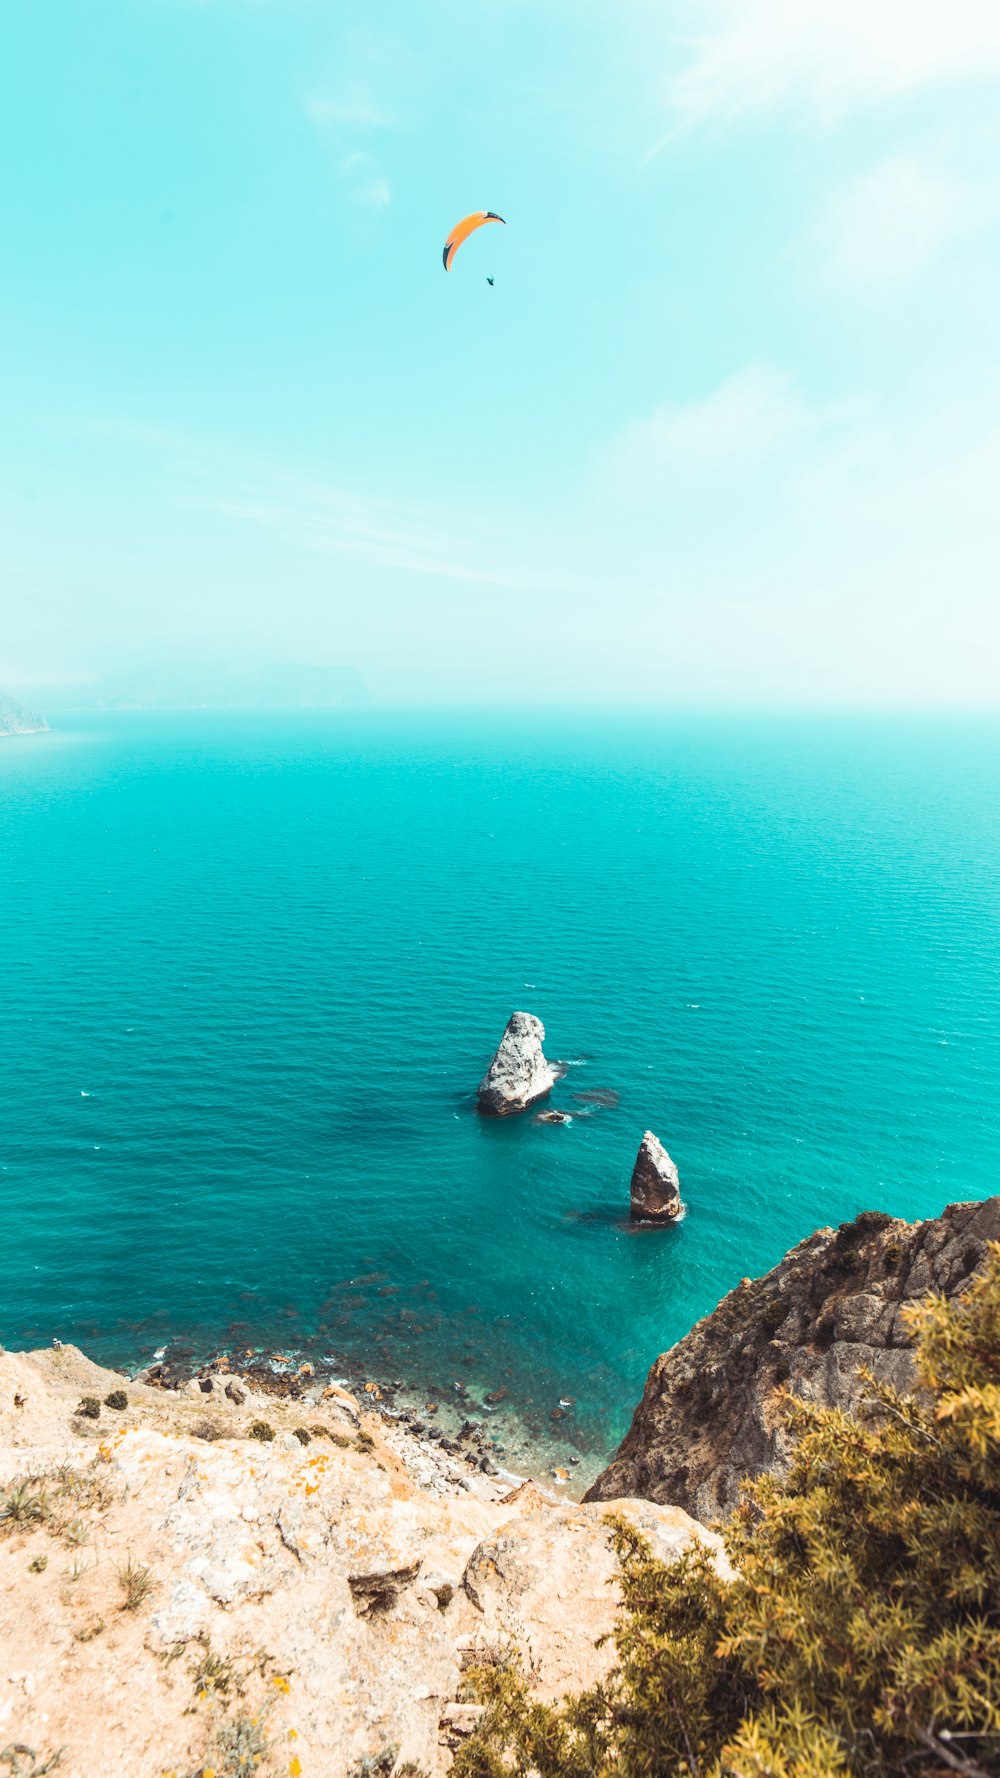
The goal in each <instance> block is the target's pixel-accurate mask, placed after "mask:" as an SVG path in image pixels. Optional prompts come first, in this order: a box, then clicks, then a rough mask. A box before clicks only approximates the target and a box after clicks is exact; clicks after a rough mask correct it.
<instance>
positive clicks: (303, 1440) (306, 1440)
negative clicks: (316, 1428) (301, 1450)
mask: <svg viewBox="0 0 1000 1778" xmlns="http://www.w3.org/2000/svg"><path fill="white" fill-rule="evenodd" d="M295 1437H296V1438H297V1439H298V1441H299V1444H300V1445H308V1444H310V1443H311V1442H312V1433H311V1432H310V1431H309V1430H308V1428H307V1427H305V1426H296V1428H295Z"/></svg>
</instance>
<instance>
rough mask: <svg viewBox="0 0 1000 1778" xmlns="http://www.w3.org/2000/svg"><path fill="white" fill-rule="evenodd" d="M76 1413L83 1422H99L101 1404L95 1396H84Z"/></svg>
mask: <svg viewBox="0 0 1000 1778" xmlns="http://www.w3.org/2000/svg"><path fill="white" fill-rule="evenodd" d="M76 1411H77V1413H78V1414H79V1415H80V1417H81V1419H83V1420H99V1419H100V1417H101V1404H100V1402H99V1401H98V1399H97V1397H96V1395H85V1396H84V1398H83V1400H82V1401H81V1403H80V1406H79V1407H78V1408H77V1410H76Z"/></svg>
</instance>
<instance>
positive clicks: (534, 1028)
mask: <svg viewBox="0 0 1000 1778" xmlns="http://www.w3.org/2000/svg"><path fill="white" fill-rule="evenodd" d="M544 1038H545V1026H544V1025H543V1024H542V1021H541V1019H536V1018H535V1016H534V1014H533V1013H530V1012H515V1013H512V1014H511V1016H510V1018H509V1019H508V1021H507V1028H506V1030H505V1031H504V1034H503V1036H502V1037H501V1039H500V1047H499V1049H498V1050H497V1053H496V1055H495V1056H494V1058H493V1060H492V1062H491V1063H490V1065H489V1067H488V1069H487V1070H486V1073H485V1075H484V1076H483V1079H482V1081H481V1082H480V1086H479V1095H478V1097H479V1109H480V1111H483V1112H486V1113H487V1114H488V1115H489V1116H491V1117H510V1116H512V1115H513V1114H514V1113H516V1112H519V1111H527V1109H528V1107H529V1105H534V1104H536V1103H537V1101H538V1100H539V1099H544V1098H545V1096H546V1094H547V1093H550V1092H551V1091H552V1088H553V1086H554V1085H555V1082H556V1072H555V1069H554V1068H553V1067H552V1066H551V1065H550V1063H548V1062H547V1061H546V1059H545V1056H544V1055H543V1053H542V1043H543V1041H544Z"/></svg>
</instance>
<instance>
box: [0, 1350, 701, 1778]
mask: <svg viewBox="0 0 1000 1778" xmlns="http://www.w3.org/2000/svg"><path fill="white" fill-rule="evenodd" d="M206 1384H208V1389H207V1390H206V1389H205V1385H206ZM310 1395H311V1399H310ZM625 1510H626V1512H627V1513H628V1514H629V1515H630V1516H631V1517H632V1518H633V1519H634V1521H635V1522H636V1523H637V1524H638V1525H639V1526H640V1527H641V1528H642V1530H643V1532H644V1533H645V1535H647V1536H648V1537H649V1538H650V1539H651V1540H652V1542H653V1544H654V1547H655V1548H656V1549H658V1550H659V1551H660V1552H661V1553H663V1554H664V1555H668V1556H669V1555H670V1554H671V1553H673V1552H676V1551H678V1550H680V1549H681V1548H683V1546H684V1545H685V1544H686V1543H687V1542H688V1541H689V1540H690V1539H691V1538H701V1539H702V1540H703V1541H705V1542H707V1543H708V1544H709V1546H710V1547H711V1548H712V1549H713V1550H714V1551H715V1552H716V1560H717V1561H718V1562H719V1563H720V1564H722V1565H724V1558H723V1557H722V1555H721V1553H720V1545H719V1543H718V1540H717V1539H713V1538H712V1537H711V1536H710V1534H709V1533H707V1532H704V1531H702V1529H701V1527H700V1526H697V1525H695V1524H694V1523H693V1522H692V1520H690V1519H689V1518H688V1517H687V1515H686V1514H685V1513H683V1512H679V1511H677V1510H676V1509H675V1508H673V1507H663V1506H656V1505H652V1504H650V1503H648V1502H634V1503H630V1504H628V1505H627V1506H626V1508H625ZM604 1511H605V1509H604V1508H602V1507H599V1506H589V1507H588V1506H578V1505H576V1504H573V1503H571V1502H568V1501H565V1500H563V1501H555V1500H551V1499H549V1498H547V1497H546V1496H545V1495H544V1494H543V1493H542V1492H541V1491H540V1490H539V1489H537V1488H536V1487H535V1486H534V1485H533V1484H531V1483H525V1484H524V1485H522V1486H521V1487H513V1488H512V1487H511V1482H510V1480H509V1479H508V1480H507V1481H506V1482H505V1483H504V1482H498V1481H495V1480H494V1479H492V1478H488V1477H486V1476H478V1477H474V1478H469V1477H463V1476H462V1475H461V1474H460V1473H459V1469H458V1468H455V1467H452V1466H449V1464H448V1462H447V1461H446V1460H444V1459H442V1455H441V1453H440V1451H439V1450H438V1449H437V1448H436V1447H435V1446H434V1445H433V1444H429V1443H421V1441H420V1440H419V1439H414V1438H413V1436H412V1434H410V1433H409V1432H408V1430H407V1428H406V1427H405V1426H402V1425H398V1426H397V1425H394V1424H393V1423H392V1421H391V1420H389V1419H387V1418H385V1417H383V1416H382V1415H381V1414H380V1413H376V1412H372V1413H369V1412H366V1411H365V1410H364V1409H363V1407H362V1406H361V1405H360V1404H359V1402H358V1401H357V1400H355V1399H354V1398H353V1397H352V1396H351V1395H349V1394H348V1393H347V1392H346V1391H345V1390H343V1389H340V1388H337V1387H332V1388H329V1389H326V1390H322V1389H321V1388H320V1387H319V1386H318V1385H317V1387H316V1388H315V1389H313V1390H312V1391H307V1395H306V1398H305V1399H300V1400H291V1399H288V1400H276V1399H274V1398H273V1397H268V1396H264V1395H261V1394H259V1393H256V1392H255V1390H254V1388H253V1387H252V1385H251V1384H250V1383H249V1382H248V1381H247V1379H246V1378H243V1377H236V1376H230V1375H226V1374H219V1375H216V1376H215V1377H211V1378H209V1377H206V1378H203V1379H202V1380H201V1381H198V1380H194V1381H192V1382H191V1383H189V1384H188V1385H187V1386H186V1388H185V1389H183V1390H181V1391H180V1392H173V1391H170V1390H165V1389H158V1388H155V1387H151V1386H147V1385H143V1384H139V1383H136V1382H129V1381H127V1380H125V1379H123V1378H122V1377H120V1376H118V1375H117V1374H115V1373H113V1372H108V1371H102V1370H100V1369H99V1368H98V1367H97V1366H96V1365H93V1364H91V1363H90V1362H89V1361H88V1360H87V1359H86V1358H85V1357H84V1356H83V1354H82V1353H80V1352H78V1351H77V1350H76V1349H75V1348H73V1347H63V1348H60V1349H59V1350H54V1351H45V1352H37V1353H6V1354H5V1353H2V1352H0V1676H2V1683H0V1750H2V1751H0V1765H4V1759H5V1755H6V1757H7V1759H8V1760H10V1761H13V1763H12V1765H11V1770H12V1771H17V1772H23V1773H32V1772H33V1773H41V1772H48V1771H54V1770H56V1769H57V1768H56V1765H55V1764H54V1763H50V1762H55V1759H56V1756H57V1755H59V1754H60V1750H62V1757H61V1759H60V1760H59V1763H58V1770H59V1771H60V1772H62V1771H65V1772H66V1773H67V1774H69V1773H72V1778H107V1775H108V1774H116V1775H117V1774H121V1775H123V1778H124V1775H126V1774H127V1778H164V1775H166V1778H171V1775H173V1778H189V1775H191V1774H193V1773H194V1772H209V1771H212V1772H218V1773H219V1775H220V1778H221V1775H222V1774H223V1773H232V1772H235V1771H237V1770H238V1771H241V1772H242V1771H250V1770H251V1769H252V1768H253V1769H259V1770H260V1772H261V1774H262V1778H263V1775H264V1774H265V1773H269V1774H275V1775H277V1774H294V1775H298V1774H300V1773H301V1774H302V1778H361V1775H362V1774H369V1775H370V1778H376V1775H377V1774H383V1775H387V1774H388V1773H389V1771H390V1769H392V1768H393V1767H394V1766H396V1767H402V1766H403V1765H404V1763H405V1762H406V1761H413V1762H414V1764H415V1765H416V1766H417V1767H418V1768H419V1769H420V1770H421V1771H422V1772H424V1773H426V1774H429V1775H434V1774H438V1773H441V1772H443V1771H445V1770H446V1769H447V1767H448V1765H449V1763H450V1761H451V1757H452V1752H453V1749H454V1748H455V1747H456V1746H457V1745H458V1744H459V1742H460V1741H461V1739H462V1737H463V1736H464V1735H466V1734H468V1733H469V1732H470V1730H471V1729H472V1727H474V1725H475V1723H476V1721H477V1720H478V1715H479V1714H480V1713H479V1711H478V1708H477V1707H476V1706H475V1705H473V1704H470V1703H468V1702H466V1701H465V1700H464V1698H463V1686H464V1673H465V1670H466V1669H467V1668H468V1666H470V1665H471V1664H474V1663H476V1662H478V1661H482V1660H484V1659H486V1660H488V1659H491V1658H497V1657H501V1656H503V1654H504V1652H505V1651H507V1650H510V1649H511V1648H512V1647H514V1646H516V1647H517V1648H518V1649H519V1650H520V1651H521V1655H522V1657H523V1660H524V1663H525V1666H526V1669H527V1670H528V1671H530V1673H531V1675H532V1683H533V1685H534V1686H535V1688H536V1690H537V1694H538V1695H539V1696H540V1697H542V1698H555V1697H559V1696H562V1695H563V1694H564V1693H566V1692H568V1691H572V1690H575V1689H576V1688H577V1687H578V1686H580V1685H585V1684H589V1683H592V1682H593V1681H594V1680H596V1679H597V1678H598V1677H599V1676H600V1675H601V1673H602V1672H603V1671H604V1670H605V1669H606V1668H607V1666H608V1665H609V1663H610V1659H611V1653H612V1651H611V1649H610V1648H609V1647H608V1646H607V1645H604V1646H599V1643H600V1639H601V1638H602V1637H603V1636H605V1635H606V1633H607V1632H608V1631H609V1630H610V1629H611V1628H612V1625H613V1621H614V1616H615V1610H616V1586H615V1584H614V1577H615V1573H616V1566H615V1561H614V1558H613V1555H612V1552H611V1549H610V1547H609V1543H608V1532H607V1527H606V1525H605V1523H604ZM28 1749H30V1750H32V1751H31V1753H30V1755H29V1754H28V1752H27V1751H26V1750H28ZM15 1756H16V1757H15ZM241 1761H242V1763H240V1762H241ZM4 1769H6V1767H5V1766H4Z"/></svg>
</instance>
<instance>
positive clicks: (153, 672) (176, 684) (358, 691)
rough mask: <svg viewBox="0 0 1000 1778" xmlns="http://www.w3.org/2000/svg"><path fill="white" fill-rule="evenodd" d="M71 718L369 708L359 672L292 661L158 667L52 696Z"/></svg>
mask: <svg viewBox="0 0 1000 1778" xmlns="http://www.w3.org/2000/svg"><path fill="white" fill-rule="evenodd" d="M52 702H53V706H54V707H56V708H58V709H60V710H66V711H67V712H83V713H87V714H90V713H96V712H101V713H103V712H105V711H143V710H149V711H156V710H162V711H169V710H219V711H224V710H231V711H239V710H338V709H345V708H356V707H357V706H359V705H363V704H367V703H368V702H369V697H368V688H367V686H366V685H365V683H364V680H363V679H362V678H361V675H360V673H358V672H357V671H356V669H355V668H354V667H326V666H322V665H316V664H311V663H308V662H301V661H291V662H283V663H276V664H273V665H270V666H250V665H246V664H243V663H239V662H232V661H185V660H177V661H157V662H144V663H140V664H136V665H133V666H132V667H130V668H128V669H127V670H119V671H118V672H115V673H110V674H106V675H104V676H103V677H100V678H97V679H92V680H88V681H82V682H80V683H78V684H74V685H67V686H65V687H63V688H62V689H61V690H60V691H59V692H58V693H53V698H52Z"/></svg>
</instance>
